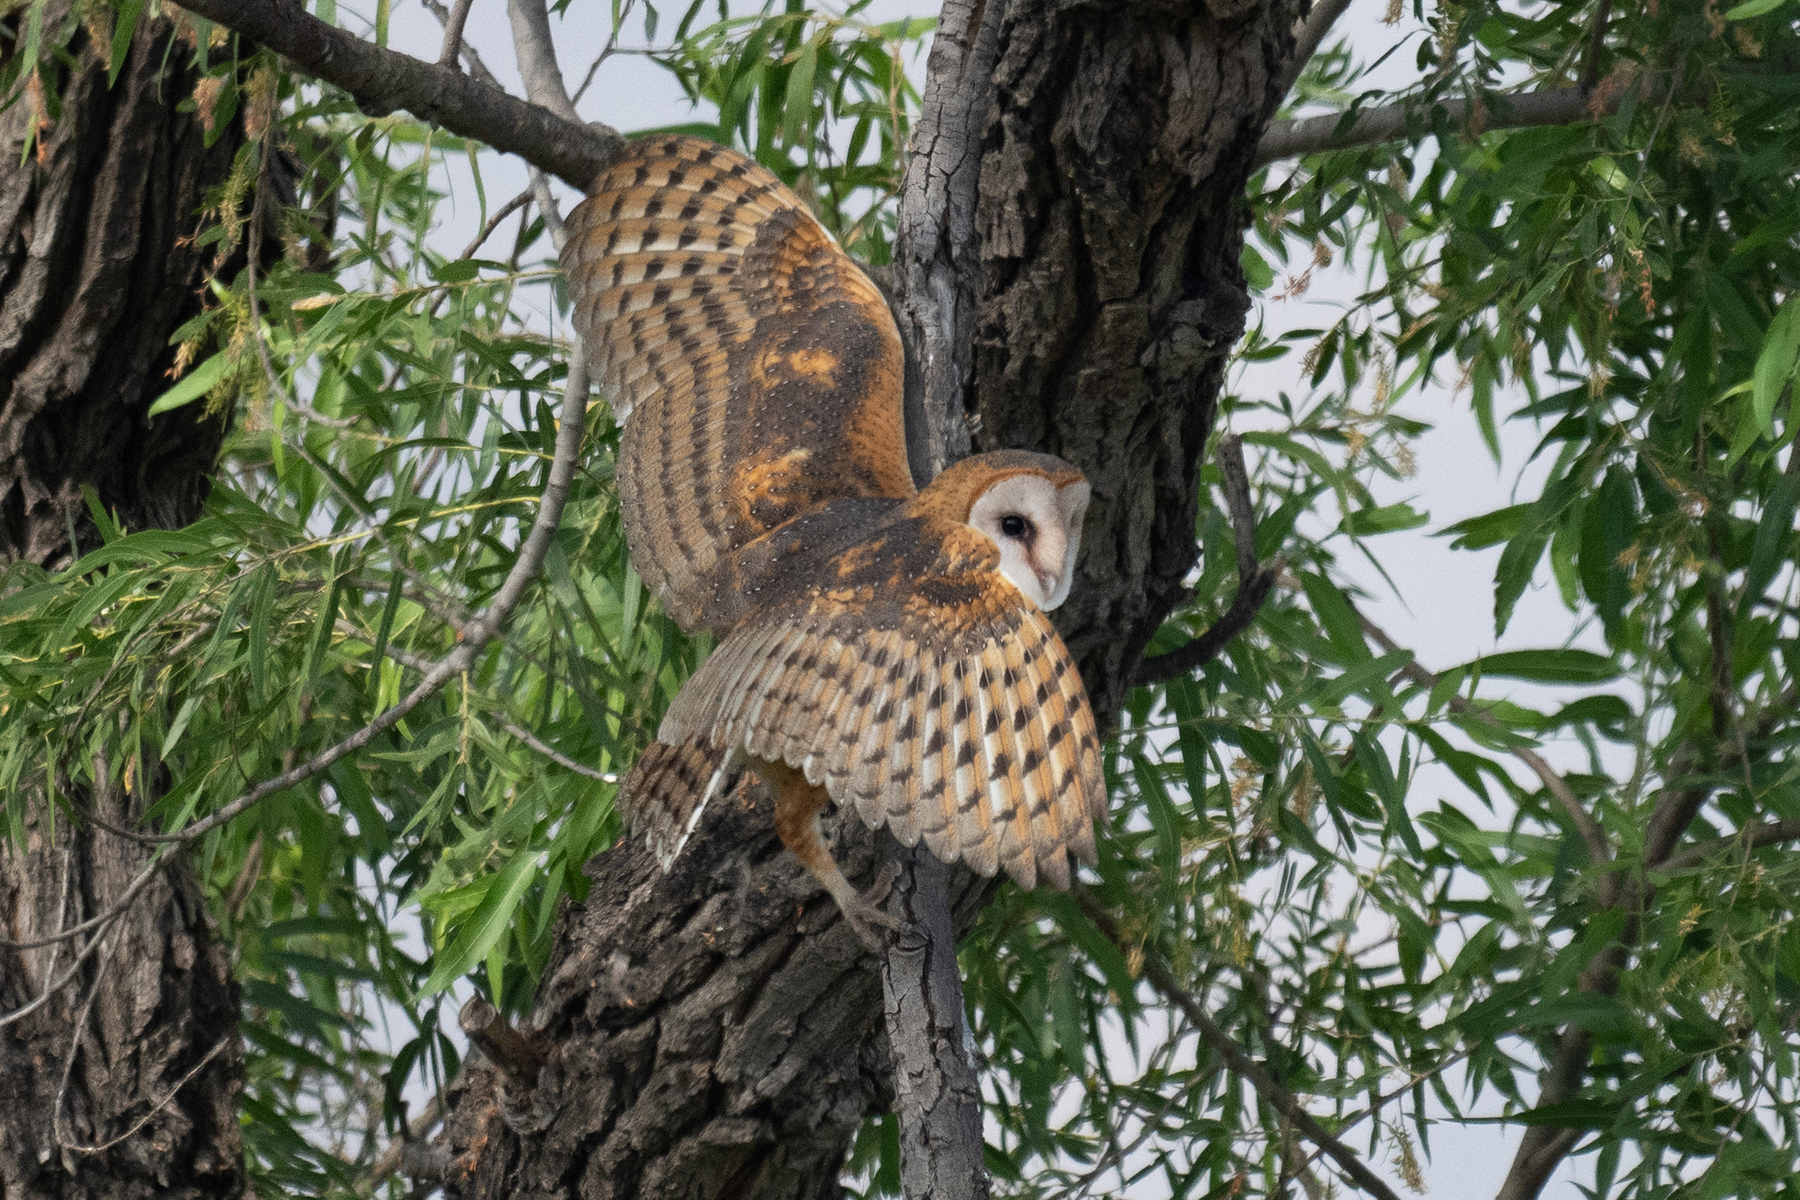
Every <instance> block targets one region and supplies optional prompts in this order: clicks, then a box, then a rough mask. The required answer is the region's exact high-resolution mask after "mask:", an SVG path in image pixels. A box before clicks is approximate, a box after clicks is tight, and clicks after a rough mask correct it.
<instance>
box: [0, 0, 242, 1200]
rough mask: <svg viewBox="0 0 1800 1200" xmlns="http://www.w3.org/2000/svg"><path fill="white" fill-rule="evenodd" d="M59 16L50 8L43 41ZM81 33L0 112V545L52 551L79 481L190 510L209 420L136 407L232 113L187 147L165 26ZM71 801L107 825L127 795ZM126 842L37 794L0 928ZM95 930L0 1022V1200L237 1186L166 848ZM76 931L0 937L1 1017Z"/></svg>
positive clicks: (226, 1071)
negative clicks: (33, 148) (53, 77)
mask: <svg viewBox="0 0 1800 1200" xmlns="http://www.w3.org/2000/svg"><path fill="white" fill-rule="evenodd" d="M69 11H70V8H69V5H67V4H60V5H59V4H55V3H52V4H51V5H50V6H49V9H48V11H47V12H46V14H45V17H44V27H45V30H46V36H47V37H48V36H49V31H52V30H57V29H59V28H61V27H62V25H63V22H64V21H65V19H66V18H67V17H68V14H69ZM90 19H98V18H90ZM96 35H98V36H103V37H108V38H109V35H108V32H107V31H106V30H103V29H97V28H94V27H78V28H77V29H76V30H75V33H74V40H73V41H72V42H71V43H70V45H69V50H70V52H71V54H72V56H73V59H74V65H73V66H72V67H69V68H67V69H66V70H65V71H64V73H63V77H62V79H61V80H60V81H59V83H60V91H61V96H62V108H61V112H60V115H59V117H58V119H57V120H56V121H55V123H54V124H53V125H50V126H48V127H46V128H45V129H44V130H43V131H42V133H41V136H40V145H41V147H42V148H41V151H39V152H37V153H36V154H34V155H33V156H32V157H31V158H29V159H27V160H25V161H24V162H23V163H21V148H22V145H23V141H24V138H25V135H26V132H27V129H28V125H29V123H30V122H31V121H32V120H33V119H34V114H33V108H32V106H31V105H30V104H29V103H26V102H21V103H18V104H15V105H14V106H13V107H11V108H10V109H9V110H7V111H6V112H5V113H4V114H0V562H6V561H16V560H21V559H23V560H27V561H30V562H32V563H36V564H38V565H40V566H46V567H55V566H58V565H61V564H64V563H67V562H68V561H70V560H71V558H72V557H73V556H74V555H75V554H77V553H79V551H80V550H83V549H91V548H92V547H93V546H95V545H97V544H98V542H99V539H98V536H97V535H96V533H95V531H94V525H93V522H92V520H91V518H90V517H89V514H88V509H87V505H86V503H85V501H84V499H83V497H82V494H81V491H82V488H83V487H87V488H91V489H92V490H93V491H94V493H95V494H96V495H97V497H98V499H99V501H100V503H101V504H103V505H105V506H106V507H107V508H108V509H110V510H112V511H114V512H115V513H116V514H117V515H118V517H119V519H120V520H122V521H123V523H124V524H125V525H126V526H127V527H130V528H138V529H142V528H148V527H159V526H160V527H168V526H176V525H181V524H184V523H186V522H189V521H191V520H193V519H194V518H195V517H196V516H197V515H198V513H199V507H200V504H201V501H202V500H203V499H204V498H205V495H206V490H207V486H208V475H209V473H210V471H211V468H212V465H213V461H214V459H215V457H216V455H217V453H218V448H219V444H220V439H221V437H222V435H223V433H224V428H225V426H224V421H225V419H226V418H225V417H224V416H223V415H220V414H214V415H210V416H209V415H208V414H207V413H206V411H205V409H206V406H205V405H198V404H196V405H191V406H189V407H187V408H184V409H181V410H179V411H178V412H175V413H171V414H168V415H166V416H163V417H159V418H156V419H153V420H152V419H148V418H147V417H146V412H147V410H148V408H149V405H150V402H151V401H152V400H153V399H154V398H155V397H156V396H157V395H158V394H159V393H160V392H162V391H163V390H164V389H165V388H166V387H167V386H168V380H167V378H166V376H165V372H166V371H167V370H168V368H169V367H170V366H172V365H173V361H174V360H173V356H174V353H175V350H174V348H173V347H171V346H170V345H169V344H168V343H169V336H170V334H171V333H173V332H174V330H175V329H176V328H177V327H178V326H179V325H180V324H181V323H182V322H184V321H186V320H188V319H189V318H190V317H192V316H193V315H194V314H195V313H196V312H198V311H199V308H200V304H201V296H200V295H199V293H198V290H197V289H198V288H199V285H200V283H201V281H202V279H203V276H204V271H205V268H206V265H207V263H208V260H209V259H210V258H211V256H212V255H213V254H214V253H215V252H214V251H213V250H212V249H210V248H206V247H198V246H195V245H193V244H192V238H193V235H194V234H195V232H196V231H197V229H198V227H199V222H200V218H199V215H198V211H197V210H198V209H199V208H200V206H201V204H202V203H203V201H204V199H205V196H206V193H207V191H208V190H209V189H211V188H213V187H216V186H217V185H218V184H220V183H221V182H223V180H224V179H225V177H226V174H227V172H228V171H229V169H230V165H231V161H232V157H233V155H234V154H235V152H236V150H237V148H238V146H239V145H240V144H241V142H242V134H241V130H239V129H236V128H233V129H230V130H226V131H223V133H222V136H220V137H219V139H218V140H217V141H216V143H215V144H214V145H213V146H212V147H210V148H209V147H207V146H206V145H205V138H204V130H203V129H202V127H201V125H200V123H199V121H198V119H197V118H196V117H195V116H194V115H192V114H182V113H178V112H176V111H175V106H176V105H177V104H178V103H179V102H180V101H181V100H183V99H185V98H186V97H187V96H188V95H189V94H190V93H191V92H192V90H193V87H194V83H195V78H194V76H193V75H192V74H191V73H189V72H188V71H187V70H186V68H185V65H184V64H186V62H187V61H188V53H187V47H185V46H176V47H175V48H174V50H173V52H172V53H168V51H169V38H170V36H171V29H170V26H169V24H168V23H167V22H166V21H157V22H148V21H147V22H145V24H144V26H143V27H141V28H140V29H139V31H138V33H137V35H136V38H135V40H134V41H133V43H132V46H131V50H130V53H129V55H128V57H127V59H126V62H125V65H124V69H123V71H122V72H121V74H120V77H119V79H118V81H117V83H116V84H115V85H114V86H113V87H112V88H110V89H109V88H108V87H107V81H106V62H105V56H106V52H107V51H108V50H109V49H110V47H109V46H107V45H105V44H104V43H103V44H102V46H101V48H100V52H99V53H98V54H97V53H96V51H95V49H94V46H93V43H92V40H91V39H92V38H93V37H95V36H96ZM5 52H8V53H11V52H16V49H15V48H14V47H12V46H6V47H5ZM71 531H72V533H73V539H74V541H73V543H71ZM76 799H77V801H78V802H79V803H81V804H84V805H92V806H93V807H94V809H95V810H97V811H98V812H100V813H101V814H102V815H103V816H105V817H107V818H110V820H111V822H112V823H114V824H117V825H121V826H128V825H131V824H132V823H133V822H134V821H135V820H136V819H137V817H138V815H139V813H140V811H141V809H142V807H143V802H144V800H145V796H144V788H143V786H142V784H141V783H140V784H139V785H138V786H137V787H136V789H135V791H134V792H133V793H131V794H127V793H125V792H123V791H121V790H120V789H118V788H112V789H110V790H109V791H107V792H106V793H104V794H101V795H97V796H78V797H76ZM147 858H148V854H147V850H146V848H145V847H143V846H141V845H139V844H137V843H135V842H132V841H129V840H126V839H121V838H118V837H115V836H114V835H112V834H109V833H105V832H103V831H100V830H99V829H97V828H94V827H91V826H90V827H74V826H72V825H71V822H70V820H69V817H68V814H66V813H61V812H59V813H56V814H55V815H54V816H52V814H51V813H50V812H49V811H48V809H47V807H46V806H45V805H42V804H40V805H38V806H37V807H36V808H35V810H34V812H33V814H32V818H31V820H30V821H29V822H28V824H27V827H26V838H25V843H24V845H23V846H22V847H19V846H14V845H13V844H12V843H11V842H10V841H7V842H5V843H3V844H0V938H4V939H5V940H6V943H19V942H30V941H33V940H35V939H39V938H44V937H47V936H50V935H53V934H55V933H57V932H58V931H59V930H61V929H63V928H65V927H67V926H70V925H74V924H77V923H79V922H81V921H83V920H85V919H87V918H90V917H93V916H96V915H98V914H100V913H102V912H104V911H106V910H108V909H109V908H110V907H111V904H112V901H113V899H114V898H115V897H117V896H118V895H120V894H121V893H122V892H123V891H124V889H125V888H126V886H127V884H128V883H129V881H130V880H131V879H132V878H133V877H134V876H135V875H136V874H137V873H138V871H139V869H140V868H141V867H142V866H143V865H144V863H145V862H146V861H147ZM98 936H99V937H100V938H101V944H100V946H99V947H98V948H97V950H96V952H95V953H94V955H93V956H92V957H90V958H89V959H88V960H87V961H86V963H85V964H84V966H83V969H82V971H81V973H80V974H79V975H78V976H77V977H76V978H75V979H74V980H73V982H72V983H71V984H70V986H68V987H67V988H64V989H63V990H61V991H59V992H57V993H55V995H54V996H53V997H52V999H51V1000H50V1002H49V1003H47V1004H45V1005H44V1006H42V1007H40V1008H38V1009H37V1010H36V1011H34V1012H33V1013H31V1014H30V1015H29V1016H26V1017H25V1018H23V1019H21V1020H19V1021H17V1022H15V1023H13V1024H11V1025H8V1026H7V1027H5V1028H3V1029H0V1080H3V1081H4V1085H3V1087H0V1092H3V1093H4V1096H5V1099H6V1101H7V1103H6V1104H5V1105H4V1106H0V1196H7V1197H14V1196H44V1197H68V1198H71V1200H73V1198H77V1197H80V1198H87V1197H96V1198H97V1197H107V1198H114V1197H117V1198H121V1200H123V1198H128V1197H149V1196H175V1197H189V1196H191V1197H212V1196H218V1197H234V1196H238V1195H241V1194H242V1192H243V1189H244V1166H243V1152H242V1146H241V1141H240V1137H239V1131H238V1118H237V1109H236V1091H237V1088H238V1086H239V1083H240V1080H241V1075H242V1054H241V1049H240V1044H239V1041H238V1037H237V1012H238V1001H237V991H236V987H235V985H234V984H233V982H232V980H231V972H230V969H229V965H228V963H227V961H226V958H225V956H224V955H223V954H222V953H221V952H220V950H219V949H218V948H217V947H216V946H214V945H213V943H212V940H211V931H210V924H209V922H208V919H207V915H206V910H205V905H204V903H203V901H202V898H201V896H200V893H199V889H198V888H197V887H196V886H195V884H194V882H193V879H192V876H191V874H190V873H189V872H188V871H187V870H186V869H185V866H184V865H183V864H182V863H181V862H179V861H176V862H173V863H172V864H171V866H170V868H169V869H168V870H166V871H165V872H163V874H162V875H161V877H159V878H158V879H156V880H155V881H154V882H153V883H152V884H151V885H150V886H149V888H148V889H147V890H146V891H145V892H144V893H143V894H142V895H141V896H140V897H139V898H138V900H137V901H136V902H135V903H134V904H132V905H131V906H130V907H129V909H128V911H126V912H125V913H124V914H123V916H122V917H121V918H120V919H119V920H118V921H116V922H114V923H112V924H110V925H107V926H105V927H104V928H103V929H102V930H101V931H100V933H99V935H98ZM82 944H83V943H82V942H81V941H80V940H75V941H64V942H61V943H58V944H56V945H54V946H46V947H37V948H31V949H19V948H17V947H15V946H12V945H9V944H0V1013H10V1012H12V1011H14V1010H15V1009H17V1008H19V1007H20V1006H22V1005H24V1004H26V1003H28V1002H30V1001H33V1000H35V999H37V998H39V997H40V996H41V995H42V994H43V992H44V985H45V983H46V981H47V980H49V979H51V978H53V977H55V976H57V975H61V974H62V973H64V972H66V971H67V970H68V967H69V964H70V963H71V962H72V961H73V960H74V956H75V954H76V951H77V949H78V948H79V947H80V946H81V945H82ZM96 1147H98V1148H96Z"/></svg>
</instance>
